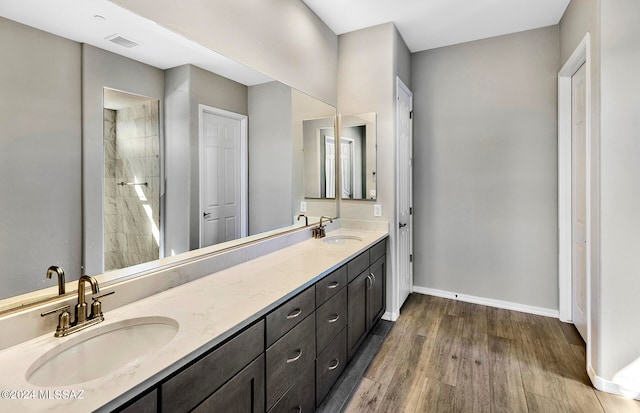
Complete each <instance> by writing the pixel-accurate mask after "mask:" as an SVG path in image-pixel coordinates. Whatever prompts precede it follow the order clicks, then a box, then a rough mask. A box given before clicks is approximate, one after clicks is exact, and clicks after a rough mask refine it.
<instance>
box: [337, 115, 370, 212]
mask: <svg viewBox="0 0 640 413" xmlns="http://www.w3.org/2000/svg"><path fill="white" fill-rule="evenodd" d="M376 148H377V144H376V114H375V113H374V112H371V113H361V114H358V115H349V116H342V117H341V119H340V151H339V159H340V196H341V197H342V199H354V200H375V199H376V181H377V177H376Z"/></svg>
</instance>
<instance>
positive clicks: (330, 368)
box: [329, 359, 340, 370]
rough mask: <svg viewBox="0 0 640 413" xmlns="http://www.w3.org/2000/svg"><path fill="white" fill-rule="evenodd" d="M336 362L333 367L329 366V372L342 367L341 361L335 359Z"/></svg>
mask: <svg viewBox="0 0 640 413" xmlns="http://www.w3.org/2000/svg"><path fill="white" fill-rule="evenodd" d="M334 361H335V364H334V365H333V366H329V370H335V369H337V368H338V366H339V365H340V360H338V359H334Z"/></svg>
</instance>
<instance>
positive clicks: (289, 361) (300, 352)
mask: <svg viewBox="0 0 640 413" xmlns="http://www.w3.org/2000/svg"><path fill="white" fill-rule="evenodd" d="M296 351H297V352H298V355H297V356H295V357H293V358H290V359H287V364H289V363H293V362H294V361H297V360H298V359H299V358H300V357H302V350H301V349H298V350H296Z"/></svg>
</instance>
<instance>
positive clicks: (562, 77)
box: [558, 33, 595, 383]
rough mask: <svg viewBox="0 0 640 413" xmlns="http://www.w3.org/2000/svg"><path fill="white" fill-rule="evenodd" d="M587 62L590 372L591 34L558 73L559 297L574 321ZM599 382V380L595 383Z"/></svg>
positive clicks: (567, 317) (564, 312) (564, 313)
mask: <svg viewBox="0 0 640 413" xmlns="http://www.w3.org/2000/svg"><path fill="white" fill-rule="evenodd" d="M583 64H584V65H585V72H586V73H585V77H586V79H585V86H586V87H585V103H586V112H587V113H586V120H585V124H586V130H585V134H586V149H587V150H586V152H587V154H586V157H587V159H586V175H587V176H586V204H587V205H586V215H587V219H586V233H587V234H586V235H587V248H586V249H587V258H586V260H587V265H586V277H587V337H586V347H587V371H589V370H591V369H592V367H591V366H592V364H591V358H592V354H591V351H592V346H591V342H592V338H591V325H592V320H591V284H592V279H591V273H592V268H591V256H592V245H593V240H592V234H591V222H592V216H591V214H592V212H591V211H592V208H591V202H592V198H591V197H592V194H591V193H592V190H591V189H592V188H591V185H592V182H591V171H592V168H593V158H592V153H591V36H590V34H589V33H587V34H585V36H584V38H583V39H582V41H581V42H580V44H579V45H578V47H576V49H575V50H574V51H573V53H572V54H571V56H570V57H569V59H568V60H567V62H566V63H565V64H564V66H562V69H560V71H559V72H558V297H559V316H560V320H562V321H566V322H570V321H571V320H572V305H573V303H572V282H571V277H572V276H571V268H572V263H571V226H572V222H571V182H572V177H571V154H572V150H571V77H572V76H573V75H574V74H575V73H576V72H577V71H578V69H580V67H581V66H582V65H583ZM594 383H595V382H594Z"/></svg>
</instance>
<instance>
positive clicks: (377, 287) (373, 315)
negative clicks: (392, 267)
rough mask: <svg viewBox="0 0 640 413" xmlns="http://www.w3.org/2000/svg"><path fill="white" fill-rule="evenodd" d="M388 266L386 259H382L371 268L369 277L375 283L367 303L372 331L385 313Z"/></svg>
mask: <svg viewBox="0 0 640 413" xmlns="http://www.w3.org/2000/svg"><path fill="white" fill-rule="evenodd" d="M386 265H387V260H386V257H381V258H379V259H378V260H377V261H376V262H374V263H373V264H371V267H369V275H370V276H371V277H372V279H373V283H372V285H371V287H370V288H369V301H368V303H367V316H368V320H367V321H368V329H371V327H373V325H374V324H375V323H376V322H377V321H378V320H379V319H380V317H382V314H383V313H384V309H385V302H384V299H385V294H384V293H385V290H386V288H385V287H386V277H385V275H386V272H387V271H386Z"/></svg>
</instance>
